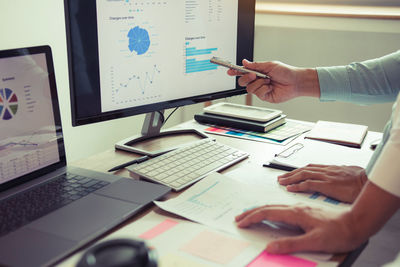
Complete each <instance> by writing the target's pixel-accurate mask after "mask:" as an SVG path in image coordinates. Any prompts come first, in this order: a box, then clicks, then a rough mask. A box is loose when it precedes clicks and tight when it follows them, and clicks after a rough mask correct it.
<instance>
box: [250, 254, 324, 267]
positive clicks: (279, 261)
mask: <svg viewBox="0 0 400 267" xmlns="http://www.w3.org/2000/svg"><path fill="white" fill-rule="evenodd" d="M262 266H268V267H288V266H296V267H315V266H317V263H316V262H313V261H310V260H306V259H302V258H299V257H295V256H292V255H281V254H269V253H268V252H266V251H263V252H261V253H260V255H258V256H257V258H255V259H254V260H253V261H252V262H250V263H249V264H248V265H247V266H246V267H262Z"/></svg>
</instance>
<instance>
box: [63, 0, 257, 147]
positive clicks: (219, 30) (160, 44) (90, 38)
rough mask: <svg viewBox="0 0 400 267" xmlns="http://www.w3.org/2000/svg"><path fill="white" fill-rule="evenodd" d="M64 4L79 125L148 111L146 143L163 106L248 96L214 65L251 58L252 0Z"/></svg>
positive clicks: (156, 130) (88, 0)
mask: <svg viewBox="0 0 400 267" xmlns="http://www.w3.org/2000/svg"><path fill="white" fill-rule="evenodd" d="M64 3H65V17H66V31H67V48H68V59H69V75H70V89H71V106H72V124H73V125H74V126H78V125H84V124H89V123H95V122H100V121H105V120H111V119H117V118H122V117H126V116H133V115H137V114H143V113H146V114H147V115H146V119H145V122H144V127H143V129H142V135H144V136H146V138H147V137H148V136H156V135H158V134H159V132H160V127H161V125H162V119H161V117H162V112H163V110H165V109H168V108H173V107H179V106H184V105H189V104H194V103H199V102H204V101H210V100H214V99H219V98H225V97H229V96H234V95H239V94H244V93H246V91H245V89H244V88H241V87H240V86H239V85H238V84H237V81H236V79H237V78H235V77H230V76H228V75H227V74H226V69H225V68H224V67H220V66H217V65H215V64H213V63H210V62H209V60H210V59H211V57H213V56H218V57H221V58H224V59H227V60H229V61H231V62H234V63H237V64H239V65H241V61H242V59H244V58H246V59H249V60H252V58H253V45H254V14H255V0H182V1H178V0H135V1H133V0H86V1H82V0H64ZM160 112H161V113H160ZM142 139H143V138H142ZM127 144H128V147H131V143H129V142H128V143H127ZM128 150H129V149H128ZM138 152H143V151H138Z"/></svg>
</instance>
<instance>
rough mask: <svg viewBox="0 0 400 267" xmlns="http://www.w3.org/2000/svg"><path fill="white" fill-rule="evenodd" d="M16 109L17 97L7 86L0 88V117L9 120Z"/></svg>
mask: <svg viewBox="0 0 400 267" xmlns="http://www.w3.org/2000/svg"><path fill="white" fill-rule="evenodd" d="M17 111H18V97H17V95H16V94H15V93H14V92H13V91H12V90H11V89H9V88H0V118H1V119H2V120H11V119H12V118H13V117H14V116H15V115H16V114H17Z"/></svg>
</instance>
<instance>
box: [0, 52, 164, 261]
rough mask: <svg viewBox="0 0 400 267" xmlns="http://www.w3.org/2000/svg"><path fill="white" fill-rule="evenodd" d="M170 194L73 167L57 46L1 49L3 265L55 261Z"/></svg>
mask: <svg viewBox="0 0 400 267" xmlns="http://www.w3.org/2000/svg"><path fill="white" fill-rule="evenodd" d="M169 191H170V188H168V187H165V186H162V185H159V184H153V183H148V182H144V181H138V180H133V179H129V178H121V177H118V176H114V175H108V174H105V173H99V172H94V171H90V170H85V169H80V168H73V167H69V166H67V164H66V157H65V149H64V142H63V135H62V128H61V120H60V111H59V105H58V100H57V90H56V83H55V75H54V69H53V61H52V55H51V49H50V47H49V46H39V47H30V48H20V49H12V50H5V51H0V221H1V223H0V265H7V266H43V265H51V264H54V263H56V262H58V261H59V260H60V259H62V258H64V257H65V256H67V255H68V254H70V253H72V252H73V251H76V250H77V249H78V248H79V247H81V246H82V245H84V244H86V243H88V242H89V241H92V240H94V239H95V238H97V237H99V236H100V235H102V234H104V233H106V232H108V231H109V230H111V229H112V228H114V227H115V226H117V225H118V224H120V223H121V222H123V221H124V220H126V219H127V218H129V217H131V216H132V215H134V214H136V213H138V212H139V211H141V210H143V209H144V208H146V207H147V206H148V205H151V203H152V201H153V200H156V199H161V198H162V197H164V196H165V195H166V194H167V193H168V192H169Z"/></svg>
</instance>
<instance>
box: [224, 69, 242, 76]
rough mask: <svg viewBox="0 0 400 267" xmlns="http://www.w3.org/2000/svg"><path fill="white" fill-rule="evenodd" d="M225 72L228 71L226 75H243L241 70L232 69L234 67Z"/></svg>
mask: <svg viewBox="0 0 400 267" xmlns="http://www.w3.org/2000/svg"><path fill="white" fill-rule="evenodd" d="M227 73H228V75H230V76H242V75H243V72H239V71H236V70H234V69H229V70H228V71H227Z"/></svg>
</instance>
